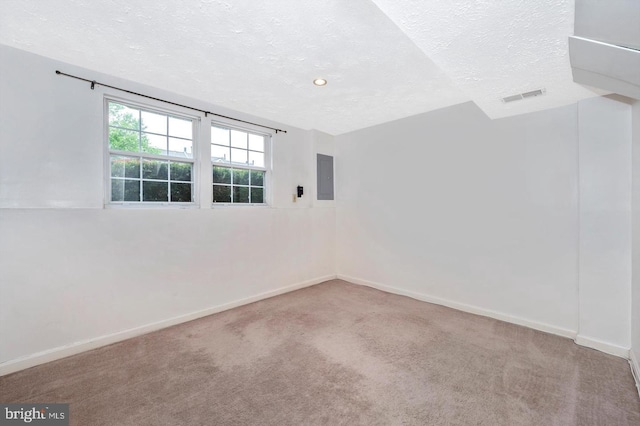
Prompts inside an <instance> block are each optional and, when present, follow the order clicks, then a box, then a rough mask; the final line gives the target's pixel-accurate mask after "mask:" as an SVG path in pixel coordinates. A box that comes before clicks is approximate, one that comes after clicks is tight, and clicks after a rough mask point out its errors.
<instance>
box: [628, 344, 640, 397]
mask: <svg viewBox="0 0 640 426" xmlns="http://www.w3.org/2000/svg"><path fill="white" fill-rule="evenodd" d="M629 364H630V365H631V374H633V379H634V380H635V381H636V389H638V396H640V362H638V358H637V357H636V354H635V352H634V351H633V350H630V351H629Z"/></svg>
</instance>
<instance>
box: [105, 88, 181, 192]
mask: <svg viewBox="0 0 640 426" xmlns="http://www.w3.org/2000/svg"><path fill="white" fill-rule="evenodd" d="M107 105H108V108H107V109H108V120H109V125H108V143H109V165H110V167H109V170H110V174H109V190H108V193H109V194H108V195H109V197H108V199H109V201H110V202H111V203H192V202H193V201H194V199H193V194H194V188H193V177H194V153H193V147H194V137H193V133H194V119H193V118H189V117H184V116H179V115H173V114H167V113H164V112H159V111H154V110H151V109H146V108H143V107H138V106H134V105H129V104H125V103H121V102H116V101H111V100H109V101H107Z"/></svg>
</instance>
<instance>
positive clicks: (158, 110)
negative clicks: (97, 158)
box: [103, 95, 201, 208]
mask: <svg viewBox="0 0 640 426" xmlns="http://www.w3.org/2000/svg"><path fill="white" fill-rule="evenodd" d="M110 102H113V103H118V104H121V105H125V106H128V107H131V108H134V109H138V110H141V111H145V112H150V113H155V114H162V115H166V116H169V117H175V118H178V119H183V120H190V121H191V122H192V130H191V132H192V133H191V134H192V139H191V142H192V153H193V155H192V158H186V157H174V156H169V155H157V154H149V153H143V152H137V153H136V152H129V151H118V150H111V149H110V146H109V103H110ZM103 121H104V129H103V140H104V149H105V151H104V152H105V155H104V170H105V173H104V177H105V192H104V193H105V198H104V205H105V207H143V208H149V207H151V208H154V207H162V208H165V207H174V208H197V207H198V206H199V203H200V162H201V160H200V155H199V153H200V126H201V117H199V116H197V115H193V114H187V113H185V112H183V111H179V110H176V109H168V108H163V107H158V106H156V105H150V104H148V103H144V102H139V101H137V100H132V99H124V98H121V97H117V96H111V95H105V97H104V103H103ZM112 155H121V156H128V157H132V156H135V157H138V158H140V159H141V160H143V159H150V160H163V161H175V162H181V163H191V164H192V169H191V202H171V201H170V199H171V193H169V194H168V196H169V198H168V199H169V201H111V179H112V178H111V156H112ZM141 167H142V165H141ZM142 181H143V179H142V175H141V176H140V183H141V184H142ZM169 186H170V185H169ZM141 194H142V192H141Z"/></svg>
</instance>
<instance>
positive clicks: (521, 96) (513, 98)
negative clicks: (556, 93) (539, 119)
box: [502, 89, 547, 104]
mask: <svg viewBox="0 0 640 426" xmlns="http://www.w3.org/2000/svg"><path fill="white" fill-rule="evenodd" d="M546 92H547V91H546V89H537V90H532V91H530V92H524V93H518V94H517V95H511V96H507V97H505V98H502V102H504V103H505V104H506V103H509V102H515V101H520V100H522V99H527V98H535V97H536V96H541V95H544V94H545V93H546Z"/></svg>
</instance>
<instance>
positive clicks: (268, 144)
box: [208, 120, 273, 208]
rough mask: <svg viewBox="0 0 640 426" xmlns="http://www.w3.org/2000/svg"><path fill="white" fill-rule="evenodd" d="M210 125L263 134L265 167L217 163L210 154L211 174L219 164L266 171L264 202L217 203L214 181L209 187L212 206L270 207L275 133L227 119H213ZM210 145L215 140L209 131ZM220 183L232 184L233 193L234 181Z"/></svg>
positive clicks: (229, 167)
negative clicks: (235, 123) (232, 122)
mask: <svg viewBox="0 0 640 426" xmlns="http://www.w3.org/2000/svg"><path fill="white" fill-rule="evenodd" d="M209 127H210V128H211V127H218V128H222V129H228V130H238V131H241V132H245V133H248V134H253V135H259V136H263V137H264V167H256V166H250V165H244V164H233V163H231V162H229V163H217V162H214V161H213V155H210V156H209V157H210V158H209V170H210V174H212V173H213V167H214V166H217V167H225V168H228V169H236V170H249V171H251V170H258V171H263V172H264V182H263V188H264V192H263V202H262V203H216V202H214V201H213V186H214V185H216V184H215V183H213V181H212V182H211V186H210V188H209V192H210V193H211V207H212V208H217V207H223V208H227V207H233V208H235V207H269V206H270V205H271V170H272V159H271V152H272V143H273V134H272V133H269V132H264V131H259V130H255V129H253V128H251V127H248V126H247V127H244V126H237V125H234V124H229V123H227V122H225V121H219V120H211V122H210V123H209ZM209 135H210V136H209V142H208V143H209V146H211V145H213V141H212V138H211V132H209ZM246 151H251V150H250V149H247V150H246ZM218 185H224V186H231V188H232V189H231V191H232V193H233V182H232V183H231V184H229V185H226V184H218ZM241 186H245V185H241ZM249 191H251V189H249Z"/></svg>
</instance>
